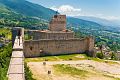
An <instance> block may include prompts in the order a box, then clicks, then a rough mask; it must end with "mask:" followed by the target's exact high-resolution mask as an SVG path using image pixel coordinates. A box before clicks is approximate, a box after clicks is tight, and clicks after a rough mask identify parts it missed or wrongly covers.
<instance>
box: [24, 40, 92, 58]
mask: <svg viewBox="0 0 120 80" xmlns="http://www.w3.org/2000/svg"><path fill="white" fill-rule="evenodd" d="M93 50H94V39H93V38H84V39H68V40H34V41H33V40H32V41H24V53H25V57H39V56H43V55H59V54H71V53H84V52H86V51H93Z"/></svg>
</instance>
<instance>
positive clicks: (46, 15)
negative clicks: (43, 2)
mask: <svg viewBox="0 0 120 80" xmlns="http://www.w3.org/2000/svg"><path fill="white" fill-rule="evenodd" d="M0 3H2V4H4V5H6V6H7V7H9V8H10V9H12V10H14V11H16V12H18V13H20V14H23V15H26V16H36V17H39V18H42V19H47V20H48V19H50V18H51V17H52V16H53V15H54V14H55V13H56V12H55V11H53V10H51V9H48V8H45V7H43V6H40V5H37V4H33V3H30V2H28V1H25V0H0Z"/></svg>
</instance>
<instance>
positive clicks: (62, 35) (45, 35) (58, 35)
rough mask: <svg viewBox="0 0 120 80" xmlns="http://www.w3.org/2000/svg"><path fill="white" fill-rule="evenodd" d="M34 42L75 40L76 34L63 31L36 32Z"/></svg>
mask: <svg viewBox="0 0 120 80" xmlns="http://www.w3.org/2000/svg"><path fill="white" fill-rule="evenodd" d="M32 35H33V40H39V39H53V40H54V39H56V40H59V39H71V38H74V32H72V31H70V32H62V31H57V32H55V31H53V32H51V31H48V32H39V31H36V32H34V33H33V34H32Z"/></svg>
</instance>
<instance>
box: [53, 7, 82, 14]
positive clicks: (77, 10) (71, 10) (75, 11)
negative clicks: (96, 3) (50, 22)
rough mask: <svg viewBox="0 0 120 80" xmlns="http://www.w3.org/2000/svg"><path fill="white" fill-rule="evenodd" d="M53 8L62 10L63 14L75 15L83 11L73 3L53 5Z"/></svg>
mask: <svg viewBox="0 0 120 80" xmlns="http://www.w3.org/2000/svg"><path fill="white" fill-rule="evenodd" d="M51 9H53V10H55V11H58V12H60V13H61V14H66V15H67V16H75V15H77V14H79V13H80V12H81V9H80V8H75V7H73V6H71V5H62V6H59V7H55V6H53V7H51Z"/></svg>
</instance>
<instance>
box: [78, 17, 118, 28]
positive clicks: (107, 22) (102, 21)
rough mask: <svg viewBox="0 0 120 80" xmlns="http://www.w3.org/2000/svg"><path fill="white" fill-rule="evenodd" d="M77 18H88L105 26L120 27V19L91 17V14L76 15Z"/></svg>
mask: <svg viewBox="0 0 120 80" xmlns="http://www.w3.org/2000/svg"><path fill="white" fill-rule="evenodd" d="M76 18H79V19H83V20H88V21H93V22H96V23H99V24H101V25H104V26H116V27H120V21H110V20H106V19H102V18H97V17H91V16H76Z"/></svg>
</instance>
